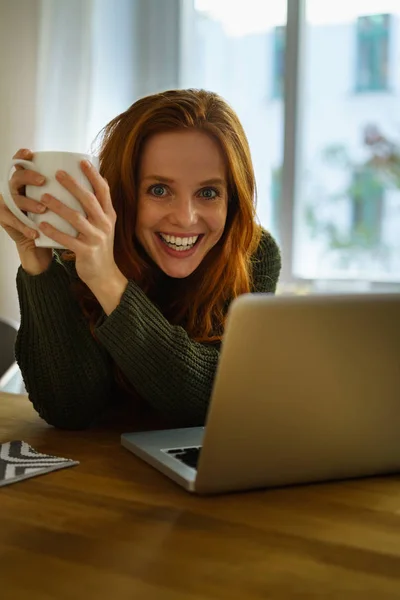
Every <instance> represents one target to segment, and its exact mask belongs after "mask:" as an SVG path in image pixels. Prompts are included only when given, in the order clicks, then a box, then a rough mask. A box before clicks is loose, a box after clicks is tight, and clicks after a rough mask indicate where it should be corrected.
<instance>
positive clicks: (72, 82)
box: [0, 0, 192, 320]
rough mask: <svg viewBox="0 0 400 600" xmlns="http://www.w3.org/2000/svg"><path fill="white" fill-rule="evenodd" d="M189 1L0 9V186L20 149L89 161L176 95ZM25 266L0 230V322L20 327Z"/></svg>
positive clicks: (58, 2)
mask: <svg viewBox="0 0 400 600" xmlns="http://www.w3.org/2000/svg"><path fill="white" fill-rule="evenodd" d="M188 3H189V4H191V3H192V0H117V1H116V0H12V1H10V0H0V182H1V181H2V180H4V178H5V173H4V169H5V166H6V164H7V163H8V161H9V159H10V158H11V156H12V155H13V154H14V152H15V151H16V150H17V149H18V148H20V147H28V148H32V149H33V150H68V151H76V152H88V151H90V149H91V143H92V141H93V140H94V138H95V136H96V134H97V133H98V132H99V131H100V130H101V128H102V127H103V126H104V125H105V124H106V123H107V122H108V121H109V120H110V119H111V118H113V117H114V116H116V115H117V114H118V113H120V112H121V111H123V110H125V109H126V108H127V107H128V106H130V104H132V102H134V101H135V99H137V98H138V97H140V96H143V95H146V94H149V93H154V92H156V91H160V90H162V89H166V88H173V87H179V83H180V65H181V63H182V59H181V55H180V52H181V51H180V48H181V15H182V6H184V5H187V4H188ZM17 268H18V258H17V254H16V251H15V247H14V245H13V243H12V242H11V241H10V240H9V239H8V237H7V235H6V234H5V232H4V231H3V230H1V231H0V317H2V316H6V317H7V316H8V317H11V318H14V319H17V320H18V318H19V310H18V302H17V296H16V292H15V273H16V270H17Z"/></svg>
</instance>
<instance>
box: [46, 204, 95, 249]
mask: <svg viewBox="0 0 400 600" xmlns="http://www.w3.org/2000/svg"><path fill="white" fill-rule="evenodd" d="M42 202H43V204H44V205H45V206H47V207H48V208H49V209H50V210H51V211H53V212H55V213H57V214H58V215H60V217H62V218H63V219H65V220H66V221H67V222H68V223H70V224H71V225H72V227H73V228H74V229H76V231H78V233H81V234H82V235H84V236H85V237H87V238H90V239H93V238H95V237H96V236H97V235H98V230H97V229H96V228H95V227H94V226H93V225H92V224H91V223H89V221H88V220H87V218H86V217H85V216H84V215H82V214H81V213H80V212H78V211H77V210H74V209H72V208H69V207H68V206H66V205H65V204H63V203H62V202H60V200H57V198H54V196H51V194H44V196H43V197H42ZM42 224H43V225H45V223H42ZM99 233H100V232H99ZM46 235H47V234H46ZM56 241H59V240H56Z"/></svg>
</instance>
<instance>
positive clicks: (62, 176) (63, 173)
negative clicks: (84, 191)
mask: <svg viewBox="0 0 400 600" xmlns="http://www.w3.org/2000/svg"><path fill="white" fill-rule="evenodd" d="M66 176H67V174H66V172H65V171H57V177H58V178H59V179H64V178H65V177H66Z"/></svg>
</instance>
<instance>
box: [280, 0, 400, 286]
mask: <svg viewBox="0 0 400 600" xmlns="http://www.w3.org/2000/svg"><path fill="white" fill-rule="evenodd" d="M366 4H367V3H366V2H362V0H359V1H358V0H357V1H356V0H352V1H351V2H348V3H347V4H342V3H332V4H329V9H328V8H327V7H328V4H327V3H325V2H324V3H321V2H318V0H307V2H306V19H305V27H304V40H303V43H304V46H303V50H304V52H303V62H302V68H301V70H300V73H299V90H300V92H299V93H300V95H301V100H302V107H303V109H302V112H301V115H300V117H299V121H300V128H299V132H296V135H297V138H296V141H297V142H298V143H299V145H300V150H299V152H298V156H296V160H297V165H298V177H296V186H295V191H294V198H293V214H294V230H295V232H294V237H293V240H294V245H293V253H292V257H293V259H292V263H293V266H292V272H293V274H294V278H301V279H307V280H313V281H316V282H317V283H316V285H320V284H321V285H322V283H321V282H323V284H324V285H327V286H329V285H331V286H332V287H334V286H335V285H339V284H338V283H337V282H343V286H345V283H344V282H346V286H347V285H353V286H354V287H357V285H361V284H364V283H365V282H367V283H368V285H370V286H373V287H374V289H384V288H385V286H394V285H397V286H398V284H399V283H400V235H399V232H400V179H399V177H398V176H397V173H398V171H397V170H396V168H397V167H396V165H398V164H400V117H399V105H400V70H398V69H394V68H393V69H391V73H392V74H393V81H391V93H390V94H364V93H360V94H351V95H349V94H348V89H349V81H351V80H352V78H354V65H353V64H352V61H351V57H352V55H353V52H354V47H353V42H352V40H354V30H355V23H357V32H358V39H359V44H358V48H357V50H358V55H357V59H358V60H357V62H356V66H357V73H356V82H357V86H358V88H359V89H360V90H363V91H367V90H370V89H374V90H378V89H384V88H385V86H387V85H388V57H389V56H394V54H395V52H396V49H397V47H398V44H399V41H400V38H399V33H400V27H399V26H400V3H399V2H395V1H392V0H371V2H370V3H369V5H368V10H369V14H368V13H366ZM323 7H324V10H323ZM325 9H326V10H325ZM324 11H325V12H324ZM389 15H390V16H389ZM389 25H390V32H389ZM290 41H291V40H289V38H288V39H287V42H286V47H287V48H289V49H288V50H287V64H286V68H287V69H288V65H289V64H290V60H289V58H290V57H289V50H290V48H291V47H292V45H291V44H289V42H290ZM292 51H293V49H292V50H290V52H292ZM299 163H300V165H299ZM287 179H288V178H287V175H286V173H285V165H284V168H283V177H282V181H283V188H284V189H285V183H286V181H287ZM285 199H286V198H285ZM335 289H336V288H335ZM343 289H344V288H343ZM346 289H348V288H347V287H346ZM385 289H386V288H385Z"/></svg>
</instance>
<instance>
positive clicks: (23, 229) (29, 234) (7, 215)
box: [0, 195, 38, 239]
mask: <svg viewBox="0 0 400 600" xmlns="http://www.w3.org/2000/svg"><path fill="white" fill-rule="evenodd" d="M0 225H1V226H2V227H4V228H8V227H10V228H12V229H14V230H15V231H18V232H19V233H22V235H23V236H25V237H26V238H30V239H36V238H37V237H38V232H37V231H36V230H35V229H31V228H30V227H27V226H26V225H24V223H21V221H20V220H19V219H17V217H16V216H15V215H13V213H12V212H11V211H10V210H9V209H8V208H7V206H6V205H5V203H4V200H3V197H2V196H1V195H0Z"/></svg>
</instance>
